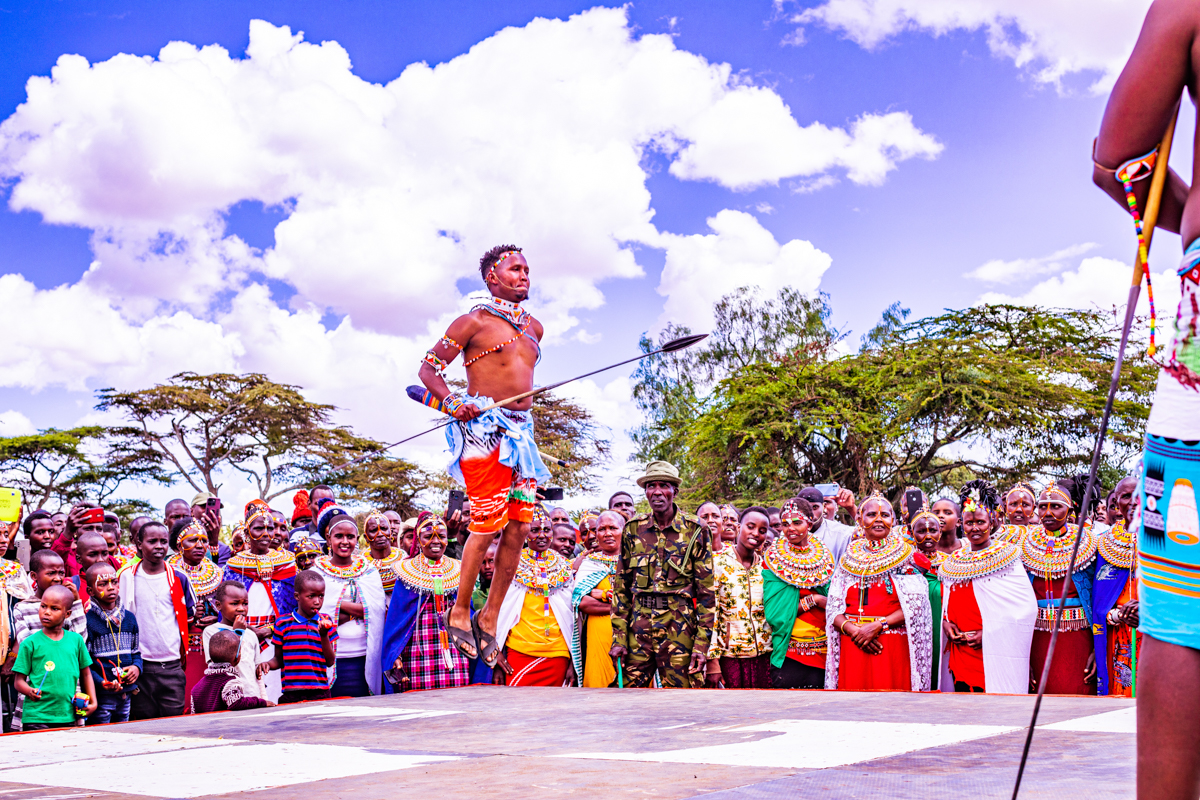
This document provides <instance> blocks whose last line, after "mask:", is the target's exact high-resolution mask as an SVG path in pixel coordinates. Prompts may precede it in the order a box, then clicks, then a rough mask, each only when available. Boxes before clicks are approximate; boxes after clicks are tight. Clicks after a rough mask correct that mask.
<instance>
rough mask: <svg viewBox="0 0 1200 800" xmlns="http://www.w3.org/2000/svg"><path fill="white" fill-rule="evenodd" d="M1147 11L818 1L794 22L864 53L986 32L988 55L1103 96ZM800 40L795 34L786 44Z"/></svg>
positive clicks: (920, 0) (960, 1)
mask: <svg viewBox="0 0 1200 800" xmlns="http://www.w3.org/2000/svg"><path fill="white" fill-rule="evenodd" d="M776 3H777V5H779V6H781V7H782V6H784V5H791V2H790V0H788V1H787V2H785V0H776ZM1149 6H1150V0H824V2H822V3H821V4H820V5H817V6H816V7H814V8H807V9H804V10H802V11H800V12H798V13H796V14H794V15H793V16H792V20H793V21H794V22H797V23H799V24H800V25H801V26H804V25H812V24H819V25H823V26H825V27H828V28H831V29H833V30H837V31H840V32H841V33H843V34H844V35H845V36H847V37H848V38H850V39H852V40H853V41H855V42H857V43H858V44H860V45H862V46H863V47H866V48H875V47H878V46H879V45H880V44H882V43H883V42H885V41H887V40H888V39H891V38H893V37H895V36H897V35H898V34H901V33H903V32H905V31H913V30H916V31H924V32H928V33H931V34H933V35H935V36H940V35H943V34H946V33H950V32H952V31H955V30H967V31H984V32H985V33H986V34H987V40H988V46H989V47H990V48H991V50H992V52H993V53H995V54H996V55H998V56H1002V57H1004V58H1009V59H1011V60H1012V61H1013V62H1014V63H1015V64H1016V65H1017V66H1018V67H1023V68H1028V69H1029V70H1030V71H1031V73H1032V74H1033V77H1034V78H1035V79H1036V80H1038V81H1040V82H1044V83H1057V82H1059V81H1060V80H1061V79H1062V78H1063V77H1064V76H1066V75H1069V74H1072V73H1079V72H1090V73H1098V75H1097V77H1096V79H1095V83H1094V84H1093V85H1092V87H1091V88H1092V91H1094V92H1103V91H1107V90H1108V88H1110V87H1111V86H1112V82H1113V81H1114V80H1115V79H1116V76H1117V74H1118V73H1119V72H1120V70H1121V67H1122V66H1124V64H1125V60H1126V59H1127V58H1128V57H1129V53H1130V52H1131V51H1132V50H1133V44H1134V42H1135V41H1136V40H1137V35H1138V31H1139V30H1140V29H1141V27H1142V19H1143V18H1144V17H1145V15H1146V9H1147V8H1149ZM803 41H804V37H803V34H802V33H801V34H800V35H799V36H797V35H796V33H793V34H791V35H789V40H788V42H787V43H789V44H802V43H803Z"/></svg>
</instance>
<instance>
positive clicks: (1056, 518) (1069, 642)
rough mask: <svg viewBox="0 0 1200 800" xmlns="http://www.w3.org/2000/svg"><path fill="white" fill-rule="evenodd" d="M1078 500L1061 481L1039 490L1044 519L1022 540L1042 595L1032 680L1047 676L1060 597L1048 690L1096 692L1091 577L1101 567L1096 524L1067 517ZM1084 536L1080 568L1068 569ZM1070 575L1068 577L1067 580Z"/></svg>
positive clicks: (1031, 662) (1031, 577)
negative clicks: (1083, 523)
mask: <svg viewBox="0 0 1200 800" xmlns="http://www.w3.org/2000/svg"><path fill="white" fill-rule="evenodd" d="M1074 505H1075V501H1074V500H1073V499H1072V497H1071V495H1070V493H1069V492H1068V491H1067V490H1066V489H1064V488H1063V487H1062V486H1060V485H1059V484H1057V483H1051V484H1050V485H1049V486H1047V487H1046V488H1045V489H1044V490H1043V491H1042V493H1041V494H1040V495H1039V496H1038V516H1039V518H1040V519H1041V524H1040V525H1033V526H1031V527H1030V528H1029V530H1028V531H1027V532H1026V534H1025V538H1024V539H1022V540H1021V544H1020V547H1021V561H1022V563H1023V564H1024V565H1025V571H1026V572H1027V573H1029V580H1030V581H1031V582H1032V583H1033V591H1034V594H1036V595H1037V603H1038V616H1037V623H1036V625H1035V626H1034V632H1033V644H1032V645H1031V647H1030V653H1029V679H1030V685H1031V686H1032V687H1033V688H1034V689H1036V688H1037V684H1038V681H1040V680H1041V679H1042V668H1043V667H1044V666H1045V664H1046V652H1047V650H1048V649H1049V647H1050V634H1051V628H1052V627H1053V624H1054V617H1055V616H1056V615H1057V614H1058V606H1059V603H1060V601H1061V599H1062V598H1063V597H1064V596H1065V597H1066V607H1065V608H1064V609H1063V612H1062V620H1061V621H1060V622H1059V628H1058V642H1057V644H1056V645H1055V650H1054V665H1053V667H1054V668H1053V671H1052V672H1051V673H1050V675H1049V678H1048V680H1047V682H1046V692H1047V693H1049V694H1095V693H1096V684H1095V679H1096V659H1095V654H1094V653H1093V652H1092V635H1091V632H1090V629H1091V627H1092V583H1093V579H1094V577H1095V573H1096V544H1097V542H1096V537H1095V536H1094V535H1093V533H1092V530H1091V528H1089V527H1086V526H1085V527H1084V528H1083V529H1082V531H1081V530H1080V528H1079V526H1078V525H1075V524H1073V523H1068V522H1067V518H1068V517H1069V516H1070V515H1071V511H1072V508H1073V507H1074ZM1076 535H1078V536H1080V537H1081V538H1080V542H1079V556H1078V558H1077V559H1076V561H1075V571H1074V573H1073V574H1071V575H1070V576H1068V575H1067V571H1068V569H1069V567H1070V562H1071V549H1072V547H1074V543H1075V536H1076ZM1068 578H1069V580H1068Z"/></svg>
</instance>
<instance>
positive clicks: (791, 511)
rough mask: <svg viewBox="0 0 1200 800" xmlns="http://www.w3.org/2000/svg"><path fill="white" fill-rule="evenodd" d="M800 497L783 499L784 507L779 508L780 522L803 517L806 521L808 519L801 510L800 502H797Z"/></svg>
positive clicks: (792, 520)
mask: <svg viewBox="0 0 1200 800" xmlns="http://www.w3.org/2000/svg"><path fill="white" fill-rule="evenodd" d="M799 499H800V498H798V497H791V498H788V499H787V500H784V501H783V508H781V509H779V521H780V522H794V521H796V520H799V519H803V520H804V521H805V522H807V521H808V517H806V516H805V515H804V512H803V511H801V510H800V504H799V503H797V502H796V501H797V500H799ZM806 502H807V501H806Z"/></svg>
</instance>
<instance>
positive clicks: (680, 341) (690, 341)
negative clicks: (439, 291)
mask: <svg viewBox="0 0 1200 800" xmlns="http://www.w3.org/2000/svg"><path fill="white" fill-rule="evenodd" d="M707 338H708V334H707V333H695V334H692V335H691V336H680V337H679V338H677V339H672V340H671V341H669V342H666V343H665V344H663V345H662V347H660V348H658V349H657V350H652V351H650V352H649V353H642V354H641V355H639V356H634V357H633V358H627V359H625V360H624V361H618V362H617V363H615V364H609V365H608V366H607V367H601V368H600V369H594V370H592V371H591V372H585V373H583V374H582V375H576V376H575V377H574V378H567V379H566V380H565V381H559V382H558V383H552V384H550V385H549V386H539V387H538V388H536V389H530V390H529V391H527V392H521V393H520V394H515V395H513V396H512V397H508V398H505V399H504V400H497V401H496V402H494V403H492V404H491V405H489V406H486V407H484V408H481V409H479V413H480V414H483V413H485V412H487V411H491V410H492V409H493V408H499V407H501V406H506V405H508V404H509V403H515V402H517V401H518V400H524V399H526V398H528V397H534V396H536V395H539V394H542V393H543V392H548V391H550V390H551V389H557V388H558V387H560V386H566V385H567V384H568V383H573V382H575V381H579V380H583V379H584V378H590V377H592V376H593V375H599V374H600V373H601V372H608V371H609V370H610V369H616V368H617V367H623V366H625V365H626V364H632V363H633V362H635V361H641V360H642V359H646V358H650V356H656V355H658V354H660V353H676V352H678V351H680V350H686V349H687V348H689V347H691V346H692V345H694V344H697V343H698V342H701V341H703V340H704V339H707ZM427 404H428V403H427ZM452 422H455V419H454V417H451V418H449V419H447V420H445V421H443V422H439V423H438V424H437V425H434V426H433V427H432V428H429V429H427V430H423V431H421V432H420V433H414V434H413V435H412V436H408V437H406V438H404V439H401V440H400V441H398V442H392V443H391V444H389V445H387V446H386V447H382V448H380V449H379V450H374V451H372V452H370V453H365V454H363V455H361V456H359V457H358V458H354V459H351V460H350V461H347V462H346V463H345V464H339V465H338V466H336V467H334V468H333V469H332V471H333V472H340V471H341V470H343V469H345V468H346V467H350V466H353V465H354V464H357V463H358V462H360V461H365V460H366V459H368V458H374V457H375V456H377V455H379V454H380V453H382V452H383V451H384V450H391V449H392V448H393V447H396V446H397V445H402V444H404V443H405V442H411V441H412V440H413V439H418V438H420V437H422V436H424V435H425V434H427V433H433V432H434V431H437V430H441V429H442V428H444V427H446V426H447V425H449V424H450V423H452ZM301 485H303V484H301ZM301 485H297V486H295V487H293V488H297V489H299V488H300V486H301ZM284 491H290V490H289V489H285V490H284Z"/></svg>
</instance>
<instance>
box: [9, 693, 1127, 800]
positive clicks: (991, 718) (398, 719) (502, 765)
mask: <svg viewBox="0 0 1200 800" xmlns="http://www.w3.org/2000/svg"><path fill="white" fill-rule="evenodd" d="M1032 704H1033V698H1031V697H1018V696H987V695H954V694H948V695H941V694H926V695H915V694H856V693H846V692H771V691H678V690H675V691H670V690H650V689H647V690H619V689H591V690H581V689H532V688H529V689H507V688H501V687H490V686H474V687H470V688H466V689H450V690H441V691H433V692H421V693H411V694H407V695H403V696H395V695H393V696H389V697H378V698H362V699H352V700H335V701H329V702H324V703H310V704H305V705H303V706H283V707H280V708H277V709H267V710H263V711H248V712H238V713H224V714H210V715H207V716H204V717H177V718H173V719H166V720H151V721H145V722H134V723H128V724H124V725H110V726H105V727H103V728H89V729H74V730H67V731H45V732H39V733H29V734H15V735H9V736H6V737H4V739H3V741H2V745H3V747H2V749H0V751H2V752H3V753H4V755H3V756H0V800H25V799H26V798H39V799H41V800H68V799H71V800H73V799H74V798H84V797H93V798H103V799H104V800H116V799H117V798H140V797H164V798H182V797H211V798H218V797H219V798H235V797H236V798H254V800H260V799H261V800H276V799H277V798H294V797H299V796H303V797H305V798H312V799H313V800H317V799H318V798H326V797H328V798H346V797H353V798H362V800H370V799H371V798H389V800H391V799H392V798H395V797H397V796H411V797H437V798H439V800H445V798H459V797H463V798H466V797H472V798H474V797H480V796H487V797H489V798H497V799H504V798H530V797H537V796H541V797H546V798H556V797H574V796H578V797H585V796H586V797H589V798H594V797H603V798H605V800H624V799H625V798H639V799H641V798H688V797H705V798H713V800H751V799H752V798H755V799H756V798H776V797H794V796H797V794H799V793H803V794H804V795H807V796H810V797H821V798H852V797H872V798H876V799H878V798H906V797H912V798H922V800H924V799H925V798H928V797H931V796H934V795H935V793H939V790H940V791H941V793H942V794H945V795H950V794H953V795H955V796H965V797H970V798H991V797H996V798H1007V797H1009V796H1011V793H1012V782H1013V779H1014V777H1015V775H1016V767H1017V762H1018V760H1019V759H1020V754H1021V747H1022V744H1023V742H1024V728H1023V726H1024V725H1026V724H1027V723H1028V719H1029V714H1030V711H1031V709H1032ZM1133 785H1134V705H1133V702H1132V701H1130V700H1122V699H1110V698H1094V697H1090V698H1089V697H1048V698H1046V699H1045V701H1044V702H1043V704H1042V713H1041V718H1040V720H1039V730H1038V732H1037V734H1036V736H1035V737H1034V742H1033V749H1032V751H1031V758H1030V766H1029V768H1028V769H1027V771H1026V777H1025V782H1024V787H1023V789H1022V792H1021V796H1022V797H1023V798H1052V800H1068V799H1069V798H1086V800H1101V798H1108V797H1114V798H1115V797H1122V798H1123V797H1131V796H1132V795H1133Z"/></svg>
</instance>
